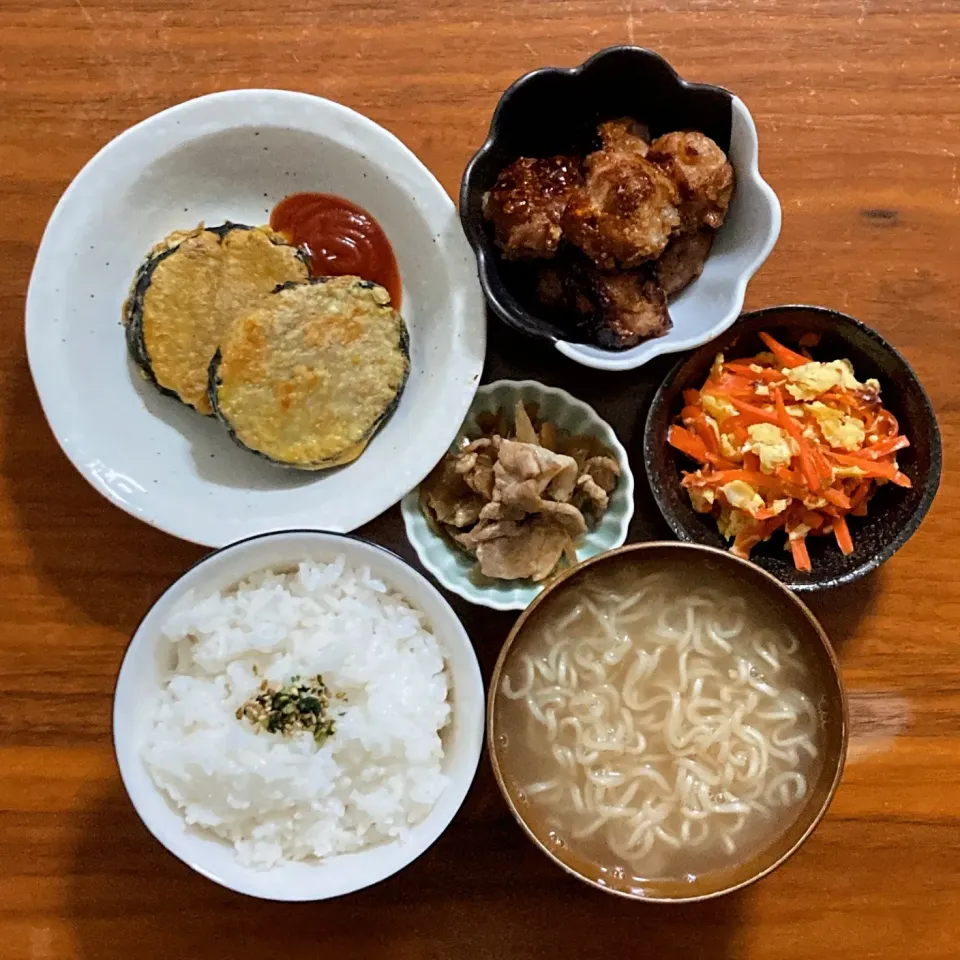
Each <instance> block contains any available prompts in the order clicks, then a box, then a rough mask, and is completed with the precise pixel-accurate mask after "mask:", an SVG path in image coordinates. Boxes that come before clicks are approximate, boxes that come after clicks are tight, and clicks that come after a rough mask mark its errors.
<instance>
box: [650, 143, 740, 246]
mask: <svg viewBox="0 0 960 960" xmlns="http://www.w3.org/2000/svg"><path fill="white" fill-rule="evenodd" d="M647 158H648V159H649V160H652V161H653V162H654V163H656V164H657V165H658V166H660V167H661V168H662V169H663V170H664V172H665V173H666V174H667V175H668V176H669V177H670V179H671V180H673V181H674V182H675V183H676V184H677V186H678V187H679V189H680V198H681V215H682V217H683V229H684V230H685V231H688V232H689V231H690V230H696V229H698V228H700V227H709V228H710V229H712V230H716V229H717V228H718V227H720V225H721V224H722V223H723V220H724V217H726V215H727V208H728V207H729V206H730V198H731V197H732V196H733V187H734V175H733V167H732V166H731V165H730V161H729V160H727V155H726V154H725V153H724V152H723V151H722V150H721V149H720V147H718V146H717V144H716V143H714V141H713V140H711V139H710V138H709V137H708V136H706V135H705V134H702V133H698V132H696V131H695V130H686V131H678V132H676V133H667V134H664V135H663V136H662V137H658V138H657V139H656V140H654V141H653V143H651V144H650V151H649V153H648V154H647Z"/></svg>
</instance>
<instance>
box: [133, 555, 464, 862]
mask: <svg viewBox="0 0 960 960" xmlns="http://www.w3.org/2000/svg"><path fill="white" fill-rule="evenodd" d="M163 630H164V634H165V635H166V637H167V638H168V639H169V640H170V641H171V643H173V644H174V645H175V650H176V659H177V664H176V668H175V671H174V673H173V676H172V677H171V679H170V682H169V684H168V685H167V687H166V689H165V690H164V692H163V694H162V698H161V702H160V705H159V707H158V709H157V713H156V718H155V722H154V725H153V727H152V729H151V731H150V733H149V735H148V737H147V739H146V741H145V744H144V747H143V758H144V760H145V762H146V765H147V768H148V770H149V772H150V774H151V776H152V778H153V780H154V783H155V784H156V785H157V786H158V787H159V788H160V789H161V790H163V791H165V792H166V793H167V795H168V796H169V797H170V799H171V800H172V801H173V802H174V803H175V804H176V805H177V806H178V807H179V808H180V809H181V810H182V812H183V814H184V816H185V818H186V820H187V822H188V823H191V824H197V825H199V826H201V827H205V828H207V829H209V830H212V831H213V832H215V833H216V834H218V835H219V836H221V837H223V838H225V839H226V840H229V841H230V842H232V843H233V845H234V846H235V848H236V851H237V855H238V858H239V860H240V861H241V862H243V863H245V864H250V865H254V866H258V867H269V866H272V865H274V864H277V863H280V862H283V861H288V860H300V859H304V858H307V857H326V856H329V855H331V854H336V853H346V852H350V851H356V850H360V849H362V848H364V847H368V846H371V845H373V844H379V843H385V842H389V841H392V840H394V839H398V838H400V839H402V838H403V837H404V834H405V833H406V831H408V830H409V829H410V827H411V826H413V825H415V824H416V823H418V822H420V821H421V820H423V818H424V817H425V816H426V815H427V814H428V813H429V811H430V809H431V808H432V807H433V805H434V803H435V802H436V800H437V798H438V797H439V796H440V794H441V793H442V792H443V790H444V788H445V786H446V783H447V778H446V777H445V776H444V774H443V773H442V772H441V761H442V759H443V747H442V744H441V740H440V730H441V729H442V728H443V727H444V726H445V725H446V724H447V723H448V722H449V719H450V705H449V703H448V702H447V697H448V692H449V691H448V678H447V673H446V671H445V668H444V659H443V652H442V649H441V646H440V643H439V642H438V640H437V638H436V637H434V636H433V634H432V633H431V632H430V630H429V628H428V626H427V625H426V623H425V621H424V617H423V615H422V614H421V613H420V612H418V611H417V610H415V609H413V608H412V607H411V606H410V604H409V603H407V602H406V600H405V599H404V598H403V597H402V596H400V595H399V594H398V593H397V592H396V591H394V590H392V589H391V588H390V587H388V586H387V585H386V584H384V583H382V582H381V581H379V580H377V579H376V578H374V577H372V576H371V575H370V571H369V570H368V569H366V568H365V567H364V568H356V569H353V568H351V567H350V566H349V565H347V564H346V562H345V558H344V557H342V556H341V557H338V558H337V560H336V561H335V562H333V563H330V564H322V563H319V564H318V563H301V564H300V566H299V568H298V570H297V571H296V572H279V573H275V572H273V571H270V570H267V571H264V572H262V573H258V574H256V575H255V576H252V577H250V578H249V579H248V580H245V581H244V582H243V583H241V584H239V586H238V587H236V588H235V589H234V590H231V591H228V592H226V593H223V594H220V593H215V594H213V595H212V596H207V597H201V598H197V597H193V596H191V597H189V598H188V599H187V600H186V601H185V602H184V603H183V604H181V605H180V606H179V607H178V609H177V611H176V612H175V614H174V615H173V616H172V617H171V618H170V620H169V621H168V622H167V623H166V624H165V626H164V628H163ZM318 673H319V674H322V675H323V679H324V682H325V683H326V685H327V687H328V688H329V689H330V691H331V709H332V711H333V714H334V716H335V717H336V724H337V726H336V732H335V733H334V735H333V736H331V737H330V738H329V739H328V740H327V741H326V742H325V743H324V744H323V746H321V747H318V746H317V744H316V743H315V741H314V739H313V737H312V736H311V734H310V733H307V732H303V733H298V734H295V735H294V736H292V737H291V736H282V735H280V734H271V733H266V732H259V733H257V732H256V730H255V728H254V727H253V726H252V725H251V724H250V723H249V721H247V720H246V719H240V720H238V719H237V717H236V711H237V708H238V707H240V706H241V705H242V704H243V703H244V702H245V701H246V700H248V699H249V698H250V697H252V696H254V695H255V694H256V692H257V690H258V687H259V685H260V683H261V681H262V680H264V679H266V680H267V681H269V682H271V683H273V684H285V683H288V682H289V681H290V679H291V677H292V676H294V675H300V676H301V677H303V678H307V677H313V676H315V675H316V674H318ZM335 694H342V695H343V696H345V697H346V699H345V700H338V699H336V698H335V696H334V695H335Z"/></svg>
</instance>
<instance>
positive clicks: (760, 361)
mask: <svg viewBox="0 0 960 960" xmlns="http://www.w3.org/2000/svg"><path fill="white" fill-rule="evenodd" d="M760 338H761V340H762V341H763V343H764V345H765V346H766V348H767V350H766V351H764V352H761V353H758V354H757V355H756V356H753V357H747V358H744V359H738V360H736V361H729V362H728V361H726V360H725V359H724V357H723V356H722V355H718V356H717V358H716V360H715V361H714V364H713V367H712V368H711V370H710V374H709V376H708V377H707V380H706V382H705V383H704V384H703V386H702V387H701V388H700V389H699V390H685V391H684V394H683V400H684V407H683V410H682V411H681V413H680V418H679V423H676V424H674V425H673V426H671V427H670V430H669V432H668V434H667V441H668V442H669V443H670V445H671V446H673V447H674V448H675V449H677V450H679V451H680V452H681V453H683V454H685V455H686V456H687V457H689V458H691V459H692V460H694V461H696V462H697V464H698V467H697V469H695V470H688V471H684V473H683V480H682V485H683V487H684V488H685V489H686V491H687V493H688V494H689V496H690V502H691V503H692V505H693V508H694V509H695V510H696V511H697V512H699V513H710V514H712V515H713V516H714V517H715V518H716V522H717V527H718V529H719V530H720V533H721V534H722V535H723V536H724V537H725V538H726V539H727V540H732V541H733V543H732V545H731V548H730V549H731V551H732V552H733V553H734V554H736V555H737V556H740V557H744V558H747V557H749V555H750V550H751V549H752V548H753V547H754V546H756V545H757V544H758V543H760V542H762V541H765V540H768V539H770V537H771V536H773V534H774V533H776V532H777V531H778V530H783V531H784V532H785V534H786V537H787V547H788V548H789V549H790V551H791V552H792V554H793V561H794V565H795V566H796V568H797V569H798V570H804V571H809V570H810V569H811V564H810V556H809V553H808V551H807V545H806V538H807V537H808V536H810V535H832V536H833V537H834V538H835V539H836V542H837V545H838V546H839V548H840V550H841V551H842V552H843V553H844V554H849V553H852V552H853V539H852V537H851V535H850V529H849V527H848V525H847V517H848V516H854V517H863V516H866V514H867V509H868V505H869V502H870V499H871V497H872V496H873V495H874V493H875V492H876V490H877V488H878V486H880V485H881V484H884V483H894V484H897V485H899V486H901V487H910V486H911V482H910V478H909V477H907V476H906V475H905V474H904V473H902V472H901V470H900V468H899V466H898V465H897V452H898V451H899V450H903V449H904V448H905V447H908V446H909V445H910V441H909V440H908V439H907V438H906V437H905V436H903V435H902V434H901V433H900V427H899V424H898V423H897V420H896V417H894V416H893V414H892V413H890V411H889V410H886V409H885V408H884V407H883V405H882V404H881V402H880V384H879V383H878V382H877V381H876V380H867V381H866V382H864V383H861V382H860V381H858V380H857V378H856V376H855V373H854V370H853V365H852V364H851V363H850V362H849V361H848V360H831V361H827V362H820V361H816V360H814V359H813V358H812V357H811V356H809V355H808V354H807V353H806V352H804V353H798V352H797V351H795V350H791V349H790V348H788V347H786V346H784V345H783V344H781V343H779V342H778V341H777V340H775V339H774V338H773V337H771V336H770V335H769V334H767V333H761V334H760ZM817 342H818V338H817V337H816V336H815V335H806V336H805V337H804V338H801V340H800V347H801V349H803V350H805V351H806V349H807V348H808V347H811V346H815V345H816V343H817Z"/></svg>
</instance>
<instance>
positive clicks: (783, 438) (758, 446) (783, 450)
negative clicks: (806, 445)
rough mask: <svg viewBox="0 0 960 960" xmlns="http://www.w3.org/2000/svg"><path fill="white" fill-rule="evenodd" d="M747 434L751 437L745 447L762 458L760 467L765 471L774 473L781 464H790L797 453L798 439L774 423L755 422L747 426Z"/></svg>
mask: <svg viewBox="0 0 960 960" xmlns="http://www.w3.org/2000/svg"><path fill="white" fill-rule="evenodd" d="M747 434H748V435H749V437H750V439H749V440H748V441H747V442H746V443H745V444H744V445H743V449H744V451H746V452H752V453H755V454H756V455H757V456H758V457H759V458H760V469H761V470H762V471H763V472H764V473H773V472H774V470H776V469H777V467H779V466H789V465H790V461H791V460H792V459H793V457H794V456H795V454H796V453H797V450H796V441H795V440H793V439H792V438H791V437H789V436H787V433H786V431H785V430H782V429H781V428H780V427H775V426H774V425H773V424H772V423H755V424H753V425H752V426H749V427H747Z"/></svg>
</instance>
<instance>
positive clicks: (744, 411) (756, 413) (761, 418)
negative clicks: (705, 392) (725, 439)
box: [728, 397, 780, 426]
mask: <svg viewBox="0 0 960 960" xmlns="http://www.w3.org/2000/svg"><path fill="white" fill-rule="evenodd" d="M728 399H729V401H730V403H732V404H733V406H735V407H736V408H737V410H739V411H740V415H741V417H742V418H743V421H744V423H747V424H754V423H772V424H773V425H774V426H779V425H780V421H779V420H778V419H777V417H776V414H773V413H769V412H768V411H766V410H762V409H761V408H760V407H755V406H753V404H750V403H744V402H743V401H742V400H738V399H737V398H736V397H729V398H728Z"/></svg>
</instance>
